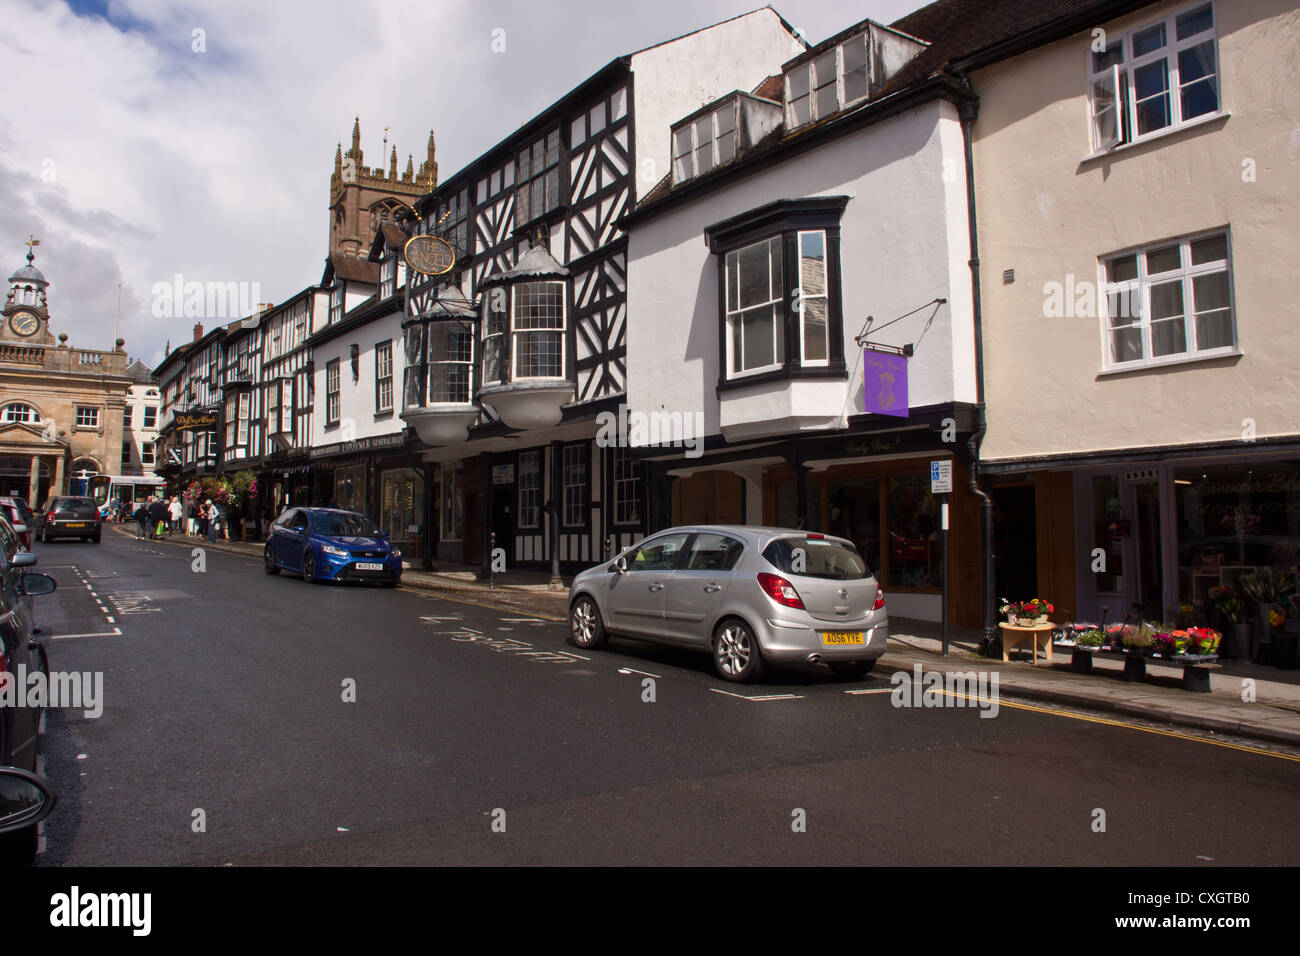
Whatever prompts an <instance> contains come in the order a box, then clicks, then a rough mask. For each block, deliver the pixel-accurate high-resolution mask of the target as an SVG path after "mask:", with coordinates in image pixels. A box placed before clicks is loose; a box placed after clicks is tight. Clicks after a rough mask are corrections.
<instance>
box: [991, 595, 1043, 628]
mask: <svg viewBox="0 0 1300 956" xmlns="http://www.w3.org/2000/svg"><path fill="white" fill-rule="evenodd" d="M1055 612H1056V607H1055V606H1054V605H1053V604H1052V603H1051V602H1049V601H1044V600H1043V599H1042V598H1031V599H1030V600H1028V601H1008V600H1007V599H1006V598H1003V599H1002V607H1001V613H1002V614H1004V615H1006V618H1007V623H1008V624H1014V625H1018V626H1021V627H1030V626H1032V625H1034V624H1046V623H1047V617H1048V615H1049V614H1054V613H1055Z"/></svg>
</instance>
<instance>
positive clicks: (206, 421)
mask: <svg viewBox="0 0 1300 956" xmlns="http://www.w3.org/2000/svg"><path fill="white" fill-rule="evenodd" d="M172 427H173V428H175V429H176V430H177V431H181V432H202V431H209V430H211V429H213V428H216V427H217V410H216V409H212V408H208V409H204V408H199V409H194V410H193V411H188V412H177V413H176V414H175V415H174V416H173V417H172Z"/></svg>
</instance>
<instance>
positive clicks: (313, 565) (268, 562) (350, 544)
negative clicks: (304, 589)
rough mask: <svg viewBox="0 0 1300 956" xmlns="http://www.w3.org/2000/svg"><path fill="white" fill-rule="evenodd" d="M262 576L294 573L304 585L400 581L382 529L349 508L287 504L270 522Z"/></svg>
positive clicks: (397, 556) (398, 559) (397, 557)
mask: <svg viewBox="0 0 1300 956" xmlns="http://www.w3.org/2000/svg"><path fill="white" fill-rule="evenodd" d="M263 560H264V562H265V567H266V573H267V574H279V573H280V572H281V571H282V570H283V571H294V572H296V573H298V574H301V575H302V579H303V580H304V581H306V582H308V583H310V584H314V583H318V582H321V581H378V582H380V583H381V584H383V585H384V586H386V587H396V586H397V584H398V583H399V582H400V581H401V580H402V552H401V551H400V550H398V549H397V548H394V547H393V544H392V542H391V541H389V540H388V533H387V532H386V531H382V530H380V529H379V528H377V527H375V523H374V522H373V521H371V520H370V519H369V518H368V517H366V516H365V515H363V514H358V513H357V512H355V511H341V510H339V509H337V508H289V509H287V510H286V511H285V512H284V514H282V515H280V517H279V518H277V519H276V520H275V523H274V524H272V525H271V533H270V535H269V536H268V537H267V540H266V546H265V547H264V548H263Z"/></svg>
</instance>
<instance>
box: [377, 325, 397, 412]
mask: <svg viewBox="0 0 1300 956" xmlns="http://www.w3.org/2000/svg"><path fill="white" fill-rule="evenodd" d="M385 395H386V396H387V400H385ZM392 410H393V340H392V339H388V340H387V341H386V342H380V343H378V344H377V345H376V346H375V414H376V415H382V414H384V413H385V412H391V411H392Z"/></svg>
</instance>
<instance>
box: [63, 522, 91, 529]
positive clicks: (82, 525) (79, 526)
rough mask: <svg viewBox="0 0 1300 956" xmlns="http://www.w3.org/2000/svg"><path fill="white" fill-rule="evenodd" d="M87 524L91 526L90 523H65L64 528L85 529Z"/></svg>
mask: <svg viewBox="0 0 1300 956" xmlns="http://www.w3.org/2000/svg"><path fill="white" fill-rule="evenodd" d="M87 524H89V522H88V521H65V522H64V523H63V527H65V528H84V527H85V526H86V525H87Z"/></svg>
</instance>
